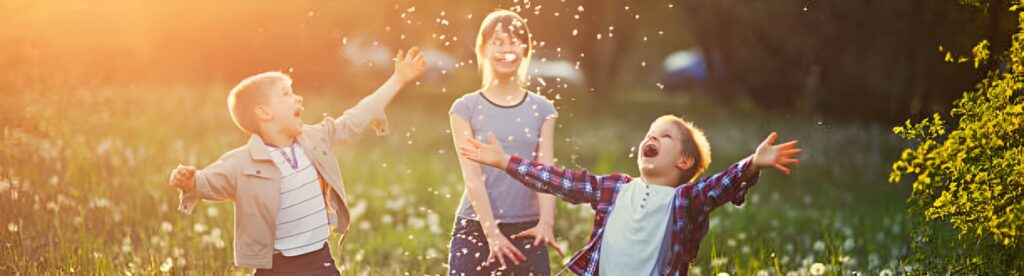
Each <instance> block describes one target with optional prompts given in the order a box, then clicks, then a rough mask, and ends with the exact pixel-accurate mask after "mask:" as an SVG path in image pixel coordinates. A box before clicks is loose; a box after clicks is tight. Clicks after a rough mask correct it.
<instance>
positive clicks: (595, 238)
mask: <svg viewBox="0 0 1024 276" xmlns="http://www.w3.org/2000/svg"><path fill="white" fill-rule="evenodd" d="M750 166H751V162H750V158H747V159H743V160H741V161H740V162H737V163H736V164H733V165H732V166H729V168H727V169H726V170H725V171H724V172H721V173H718V174H715V175H712V176H709V177H704V178H701V179H698V180H697V181H695V182H692V183H687V184H683V185H680V186H678V187H676V190H675V193H676V194H675V196H674V197H673V199H672V206H674V207H673V210H672V217H671V218H670V219H671V221H670V225H671V231H672V233H670V237H671V238H672V240H671V242H672V244H671V248H672V256H671V257H670V258H669V262H668V263H667V264H666V265H665V267H659V268H657V269H659V271H658V273H657V274H660V275H686V273H687V272H688V268H689V265H690V262H691V261H693V259H694V258H696V257H697V249H698V248H699V247H700V240H701V239H703V238H704V235H706V234H707V233H708V214H710V213H711V211H712V210H714V209H715V208H717V207H718V206H721V205H722V204H725V203H726V202H732V203H733V204H735V205H736V206H739V205H741V204H743V201H744V198H745V196H746V194H747V190H748V189H749V188H750V187H751V186H753V185H754V184H756V183H757V179H758V175H759V174H754V175H751V176H744V175H743V172H745V171H747V169H748V168H749V167H750ZM505 171H507V172H508V174H509V175H511V176H512V177H514V178H516V179H517V180H519V181H520V182H522V183H523V184H524V185H526V186H527V187H529V188H531V189H534V190H536V191H539V192H543V193H549V194H553V195H556V196H558V197H560V198H562V199H563V200H565V201H568V202H570V203H572V204H580V203H588V204H590V207H591V208H593V209H594V211H595V212H596V214H595V216H594V231H593V232H592V233H591V234H590V240H589V241H588V242H587V245H585V246H583V249H581V250H580V251H579V252H576V254H575V255H573V256H572V259H570V260H569V263H568V264H567V265H568V266H569V269H570V270H572V271H573V272H575V273H576V274H579V275H598V262H599V261H600V260H599V259H600V255H601V254H600V252H601V240H602V238H603V235H604V229H605V226H606V223H607V221H608V216H609V215H611V213H612V208H614V207H615V197H616V196H617V195H618V193H619V188H620V187H621V186H622V185H624V184H627V183H629V182H631V181H632V180H633V178H632V177H630V176H628V175H625V174H609V175H593V174H590V172H588V171H587V170H586V169H583V170H579V171H572V170H564V169H558V168H555V167H554V166H550V165H545V164H543V163H540V162H535V161H532V160H528V159H523V158H520V157H518V156H514V155H513V156H512V158H511V159H509V162H508V165H507V166H506V167H505ZM745 177H746V178H745ZM652 257H653V256H652ZM652 272H653V271H652ZM652 274H653V273H652Z"/></svg>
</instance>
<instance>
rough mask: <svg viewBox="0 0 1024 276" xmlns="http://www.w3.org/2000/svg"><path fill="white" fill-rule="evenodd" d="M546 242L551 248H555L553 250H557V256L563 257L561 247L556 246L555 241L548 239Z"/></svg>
mask: <svg viewBox="0 0 1024 276" xmlns="http://www.w3.org/2000/svg"><path fill="white" fill-rule="evenodd" d="M547 244H548V246H550V247H551V248H553V249H555V252H558V256H559V257H562V258H565V253H564V252H562V248H561V247H559V246H558V244H557V243H555V241H552V240H548V241H547Z"/></svg>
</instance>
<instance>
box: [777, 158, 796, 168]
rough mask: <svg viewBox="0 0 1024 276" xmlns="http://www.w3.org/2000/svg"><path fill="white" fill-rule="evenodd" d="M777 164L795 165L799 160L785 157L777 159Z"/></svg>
mask: <svg viewBox="0 0 1024 276" xmlns="http://www.w3.org/2000/svg"><path fill="white" fill-rule="evenodd" d="M779 164H782V165H786V166H797V165H800V160H796V159H792V158H787V159H782V160H779Z"/></svg>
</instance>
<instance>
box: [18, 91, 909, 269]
mask: <svg viewBox="0 0 1024 276" xmlns="http://www.w3.org/2000/svg"><path fill="white" fill-rule="evenodd" d="M454 90H455V89H452V88H448V89H446V91H447V92H444V93H442V92H440V89H436V87H427V86H423V87H419V88H413V89H410V90H409V91H406V92H403V93H404V94H402V95H400V96H399V98H398V99H397V100H396V102H395V103H394V105H393V106H392V107H391V108H389V111H388V114H389V118H390V121H391V132H392V133H391V135H389V136H385V137H379V138H378V137H374V136H373V135H372V134H370V132H367V135H364V137H362V138H360V139H359V140H357V141H354V142H353V143H351V144H349V145H344V146H341V147H339V148H338V150H337V151H336V155H337V158H338V159H339V160H340V161H341V164H342V168H341V169H342V174H343V175H344V178H345V183H346V191H347V193H348V195H349V206H350V208H351V209H352V214H353V224H352V232H351V234H350V237H349V238H348V240H347V241H346V244H345V247H344V248H337V247H336V246H332V250H333V251H334V252H333V253H334V256H336V257H338V256H341V257H340V258H338V261H339V265H341V266H342V267H343V269H344V271H345V274H348V275H362V274H387V275H395V274H403V273H405V274H409V275H420V274H445V273H446V270H447V268H446V266H445V265H446V259H447V252H448V249H447V245H448V241H449V235H450V231H451V225H452V221H453V219H454V214H455V210H456V207H457V206H458V203H459V201H460V197H461V196H462V191H463V184H462V183H461V176H460V173H459V171H458V165H457V160H456V157H455V155H454V150H453V147H452V145H451V136H450V134H449V133H448V126H447V111H448V108H449V106H450V104H451V101H452V100H453V99H454V98H455V97H458V96H460V94H459V93H461V92H459V93H456V92H453V91H454ZM225 91H227V88H226V87H223V86H214V85H195V86H166V85H165V86H125V87H106V88H99V89H91V88H90V89H85V88H81V89H63V88H59V87H57V86H56V85H54V86H53V87H45V86H40V85H36V86H28V88H24V89H22V90H21V91H19V92H17V93H15V94H14V95H11V99H10V100H9V101H5V102H4V103H0V108H2V111H0V112H2V113H0V125H2V128H3V138H2V143H0V208H2V209H4V211H3V212H0V222H2V224H3V225H0V227H2V228H0V237H2V240H3V242H2V244H0V247H2V248H0V273H2V274H13V273H21V274H40V273H70V272H76V273H85V274H96V273H102V274H154V273H161V272H162V270H161V266H164V267H163V268H164V271H169V272H172V273H177V272H193V273H195V272H203V273H204V274H206V273H224V274H238V273H242V274H244V273H250V272H251V271H249V270H246V269H240V268H236V267H234V266H233V259H232V252H231V248H232V246H231V244H232V240H233V238H232V235H233V234H232V231H233V229H232V220H233V211H232V205H231V203H230V202H217V203H211V202H204V203H201V204H200V206H199V207H198V208H197V210H196V213H195V214H193V215H184V214H181V213H179V212H177V211H176V207H177V201H178V194H177V192H176V191H175V190H174V189H172V188H170V187H168V186H167V178H168V173H169V172H170V170H171V169H173V168H174V167H175V166H176V165H178V164H179V163H182V164H193V165H196V166H200V167H201V166H205V165H206V164H209V163H210V162H212V161H214V160H215V159H216V158H217V157H219V156H220V154H222V153H224V152H226V151H228V150H230V149H231V148H234V147H237V146H239V145H241V144H243V143H244V142H245V141H246V139H247V136H246V135H245V134H243V133H241V132H240V131H239V130H237V128H235V127H234V125H233V124H231V122H230V119H229V118H228V115H227V111H226V108H225V104H224V94H225ZM353 91H358V92H351V93H346V95H338V94H336V93H334V92H331V91H319V90H317V91H301V90H300V91H298V93H300V94H305V95H306V112H305V115H303V116H304V117H305V118H304V119H305V120H306V121H307V122H315V121H317V120H318V119H319V118H320V117H319V116H320V115H319V114H322V113H325V112H326V113H329V114H331V115H338V114H340V113H341V112H342V111H344V108H346V107H348V106H351V105H352V104H353V103H354V102H355V101H356V100H358V97H361V96H362V95H365V94H367V93H369V92H370V91H371V89H369V88H366V89H355V90H353ZM463 91H465V90H463ZM307 92H308V93H307ZM564 93H565V94H564V95H558V96H555V95H554V94H546V96H548V97H549V98H552V99H555V98H558V99H557V100H556V106H558V107H559V108H560V109H559V112H560V118H559V128H558V130H557V133H556V137H557V141H558V142H557V143H556V150H555V151H556V155H557V157H558V164H559V165H562V166H566V167H569V168H579V167H587V168H589V169H591V170H592V171H593V172H596V173H611V172H625V173H629V174H631V175H636V174H637V170H636V165H635V160H634V159H633V158H634V156H632V155H633V153H632V152H631V148H632V147H634V146H635V145H636V144H638V143H639V141H640V140H641V138H642V136H643V134H644V133H645V132H646V129H647V126H648V125H649V123H650V122H651V121H652V120H653V119H654V118H656V117H657V116H659V115H662V114H665V113H675V114H677V115H682V116H684V117H686V118H688V119H691V120H694V121H695V122H696V124H697V125H698V126H700V127H702V128H703V129H704V130H705V132H706V134H707V135H708V138H709V140H710V142H711V145H712V152H713V154H712V159H713V163H712V165H711V168H710V169H709V171H708V172H709V173H711V172H715V171H719V170H721V169H723V168H725V167H727V166H728V165H730V164H731V163H733V162H735V161H737V160H739V159H740V158H743V157H745V156H747V155H749V154H750V153H752V151H753V149H754V147H755V146H756V145H757V143H758V142H759V141H760V140H761V139H763V138H764V137H765V136H766V135H767V134H768V133H769V132H770V131H773V130H774V131H779V132H780V133H781V135H782V139H799V140H800V141H801V147H803V148H804V149H805V150H806V152H805V155H804V156H803V157H802V158H801V159H802V164H801V166H800V168H799V169H797V170H796V171H795V173H794V174H793V175H790V176H785V175H782V174H780V173H777V172H774V171H771V172H765V173H764V174H763V175H762V180H761V182H760V183H759V184H758V185H757V186H756V187H754V188H753V191H752V192H751V193H750V194H749V195H748V198H747V203H746V204H745V205H744V206H743V207H734V206H731V205H729V206H724V207H722V208H720V209H718V210H717V211H715V212H714V213H713V214H712V219H711V229H710V232H709V234H708V236H707V238H705V239H704V242H703V244H702V246H701V251H700V255H699V257H698V258H697V259H696V260H695V262H694V263H693V265H692V268H691V274H694V275H713V274H717V273H719V272H727V273H730V274H757V273H760V272H764V273H769V274H771V275H775V274H776V269H775V267H776V265H775V263H776V262H778V267H779V268H781V270H782V271H780V273H781V274H783V275H785V274H786V273H787V272H796V273H800V272H808V270H809V269H810V268H811V267H812V265H813V264H814V263H821V264H823V265H824V266H825V267H826V273H827V274H848V273H850V272H852V271H860V272H865V273H869V274H871V273H875V274H877V273H878V272H879V271H881V270H884V269H888V270H891V271H901V270H902V264H901V259H902V258H904V256H906V255H907V253H908V250H909V243H910V238H909V237H910V235H909V219H908V218H907V217H906V213H905V212H904V203H903V202H904V199H905V198H906V195H907V193H908V189H907V187H901V186H893V185H889V184H886V176H887V175H888V171H889V166H890V165H889V164H891V162H892V161H894V160H895V159H896V157H898V156H897V154H898V148H899V146H901V144H900V143H902V142H901V141H899V140H898V139H897V138H896V137H895V136H894V135H892V134H891V133H890V132H889V131H888V127H887V126H885V125H878V124H870V123H857V122H829V121H820V120H816V119H813V118H815V116H814V115H813V114H807V113H805V112H794V113H791V114H790V113H777V112H764V111H761V110H758V109H756V108H752V107H750V106H751V105H750V104H749V103H744V102H743V101H742V100H741V101H738V103H736V104H729V105H723V104H720V103H715V102H709V101H707V100H704V99H702V98H699V97H695V96H688V95H681V94H670V93H666V92H661V91H648V90H636V91H629V92H623V93H620V94H619V95H614V96H607V97H604V98H601V99H598V98H596V97H593V96H591V95H587V94H585V93H572V92H564ZM611 103H615V105H610V104H611ZM592 218H593V212H592V211H591V210H590V209H589V208H588V207H587V206H572V205H568V204H566V203H564V202H560V203H559V213H558V216H557V220H556V235H557V237H558V238H559V239H560V241H561V242H562V243H563V247H564V248H567V250H568V251H569V252H575V251H576V250H578V249H579V248H580V247H582V245H583V244H584V243H585V242H586V239H587V237H588V236H589V234H590V230H591V229H592V227H591V225H592V224H591V221H592ZM218 233H219V234H218ZM335 238H336V237H335ZM332 244H335V241H334V240H333V239H332ZM335 245H336V244H335ZM339 251H341V252H339ZM552 255H553V256H552V260H553V262H552V263H553V266H552V270H553V271H559V270H561V269H562V268H563V266H562V263H563V262H564V260H567V259H568V257H566V258H565V259H561V258H559V257H557V255H556V254H554V253H552Z"/></svg>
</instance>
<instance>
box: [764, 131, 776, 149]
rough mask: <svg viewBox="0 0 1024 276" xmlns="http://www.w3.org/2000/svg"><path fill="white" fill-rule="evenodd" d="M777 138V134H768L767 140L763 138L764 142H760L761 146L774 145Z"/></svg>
mask: <svg viewBox="0 0 1024 276" xmlns="http://www.w3.org/2000/svg"><path fill="white" fill-rule="evenodd" d="M778 138H779V134H778V133H777V132H774V131H773V132H772V134H768V138H765V139H764V141H763V142H761V145H762V146H771V145H772V144H774V143H775V139H778Z"/></svg>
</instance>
